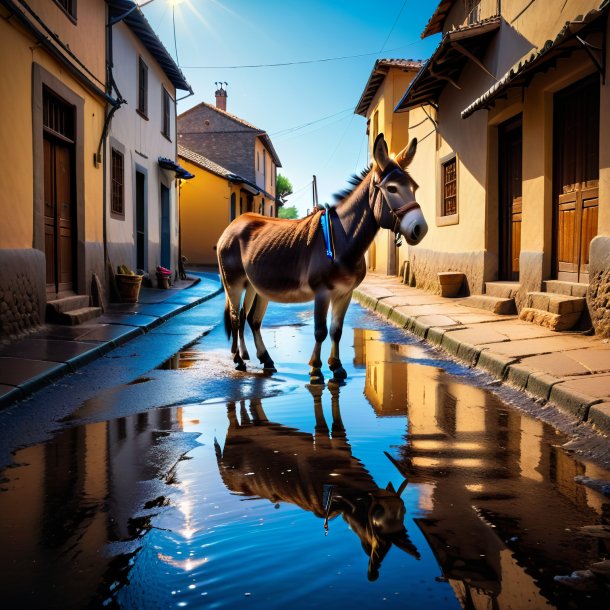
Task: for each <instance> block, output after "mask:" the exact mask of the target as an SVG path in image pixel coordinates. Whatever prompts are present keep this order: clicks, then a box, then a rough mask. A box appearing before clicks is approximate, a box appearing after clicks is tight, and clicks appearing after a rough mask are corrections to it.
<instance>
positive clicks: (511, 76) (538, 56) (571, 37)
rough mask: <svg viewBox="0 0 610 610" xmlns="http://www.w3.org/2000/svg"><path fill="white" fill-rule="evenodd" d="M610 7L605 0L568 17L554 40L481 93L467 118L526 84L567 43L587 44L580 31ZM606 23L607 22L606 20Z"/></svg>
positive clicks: (464, 115)
mask: <svg viewBox="0 0 610 610" xmlns="http://www.w3.org/2000/svg"><path fill="white" fill-rule="evenodd" d="M609 8H610V0H603V1H602V2H601V3H600V4H599V6H598V8H596V9H593V10H591V11H589V12H588V13H587V14H586V15H584V16H582V15H579V16H578V17H576V19H574V20H573V21H566V23H565V25H564V26H563V28H561V31H560V32H559V33H558V34H557V36H555V38H554V39H553V40H547V41H546V42H545V43H544V45H543V46H542V47H541V48H540V49H538V50H537V51H536V52H534V53H531V54H529V55H528V56H526V57H523V58H521V59H520V60H519V61H518V62H517V63H516V64H514V65H513V66H512V68H510V70H508V71H507V72H506V73H505V74H504V76H502V78H500V79H499V80H498V81H497V82H496V83H494V84H493V85H492V86H491V87H490V88H489V89H488V90H487V91H485V93H483V94H482V95H481V96H479V97H478V98H477V99H476V100H474V101H473V102H472V104H470V105H469V106H468V107H467V108H465V109H464V110H462V112H461V116H462V118H463V119H465V118H468V117H469V116H470V115H471V114H473V113H474V112H476V111H477V110H479V109H481V108H484V107H485V106H488V105H490V104H491V103H492V102H493V100H494V99H495V98H496V97H497V96H498V95H499V94H500V93H501V92H502V91H504V90H506V89H508V88H509V87H515V86H524V85H525V82H524V79H525V78H526V77H527V78H530V77H531V75H532V73H533V72H534V71H535V70H536V69H537V68H539V67H541V65H543V64H545V63H546V62H547V61H552V60H553V59H554V58H556V56H557V54H558V53H560V52H563V51H564V50H565V45H566V44H569V43H570V42H573V43H574V44H573V50H577V49H582V48H583V46H582V45H581V43H580V42H579V41H578V39H577V35H578V34H580V33H583V30H585V29H586V28H589V27H590V26H591V25H592V24H594V22H596V21H597V20H598V19H599V18H600V17H602V16H603V14H604V13H605V12H607V11H608V9H609ZM602 27H603V24H602ZM559 47H561V49H560V48H559Z"/></svg>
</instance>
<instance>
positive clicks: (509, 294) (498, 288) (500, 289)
mask: <svg viewBox="0 0 610 610" xmlns="http://www.w3.org/2000/svg"><path fill="white" fill-rule="evenodd" d="M519 288H521V284H519V282H508V281H506V282H485V294H486V295H488V296H490V297H500V298H502V299H514V298H515V295H516V294H517V291H518V290H519Z"/></svg>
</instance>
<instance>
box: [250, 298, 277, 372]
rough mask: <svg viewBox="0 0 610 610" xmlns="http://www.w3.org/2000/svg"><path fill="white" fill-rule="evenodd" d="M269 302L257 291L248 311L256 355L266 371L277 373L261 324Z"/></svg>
mask: <svg viewBox="0 0 610 610" xmlns="http://www.w3.org/2000/svg"><path fill="white" fill-rule="evenodd" d="M268 304H269V301H268V300H267V299H265V298H264V297H262V296H261V295H260V294H258V293H257V294H256V296H255V297H254V303H253V304H252V307H251V308H250V311H249V313H248V324H249V325H250V328H251V329H252V336H253V337H254V345H256V355H257V356H258V359H259V360H260V362H261V364H262V365H263V368H264V369H265V371H268V372H270V373H275V372H277V369H276V368H275V364H274V363H273V360H271V356H269V352H268V351H267V348H266V347H265V344H264V342H263V337H262V335H261V325H262V323H263V318H264V317H265V312H266V311H267V305H268Z"/></svg>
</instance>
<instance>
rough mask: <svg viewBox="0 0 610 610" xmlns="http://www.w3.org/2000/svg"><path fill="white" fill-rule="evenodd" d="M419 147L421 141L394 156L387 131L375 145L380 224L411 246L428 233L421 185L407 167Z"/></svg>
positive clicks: (375, 180) (411, 144)
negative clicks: (419, 200)
mask: <svg viewBox="0 0 610 610" xmlns="http://www.w3.org/2000/svg"><path fill="white" fill-rule="evenodd" d="M416 150H417V140H416V139H415V138H413V140H411V143H410V144H409V145H408V146H407V147H405V148H404V150H402V151H401V152H400V153H398V155H396V157H395V158H394V159H392V157H391V156H390V154H389V152H388V145H387V144H386V141H385V138H384V137H383V134H382V133H380V134H379V135H378V136H377V138H376V139H375V144H374V145H373V157H374V159H375V162H376V164H377V168H376V171H375V175H374V177H373V180H374V188H375V191H378V194H375V196H374V197H375V199H377V198H381V199H382V200H383V203H381V204H377V205H381V206H382V209H381V210H380V212H379V213H378V214H379V224H380V226H381V227H383V228H384V229H390V230H392V231H395V232H398V233H400V234H401V235H403V236H404V238H405V239H406V240H407V243H408V244H410V245H411V246H414V245H416V244H418V243H419V242H420V241H421V240H422V239H423V238H424V236H425V235H426V233H427V232H428V225H427V224H426V220H425V219H424V215H423V214H422V211H421V208H420V207H419V203H417V201H416V199H415V191H416V190H417V184H416V182H415V180H413V178H411V176H410V175H409V174H408V173H407V171H406V168H407V167H408V165H409V164H410V163H411V161H413V157H414V156H415V151H416Z"/></svg>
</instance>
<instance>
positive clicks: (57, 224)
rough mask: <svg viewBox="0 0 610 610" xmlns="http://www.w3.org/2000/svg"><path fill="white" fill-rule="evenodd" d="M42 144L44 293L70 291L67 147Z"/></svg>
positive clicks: (69, 153)
mask: <svg viewBox="0 0 610 610" xmlns="http://www.w3.org/2000/svg"><path fill="white" fill-rule="evenodd" d="M43 142H44V226H45V257H46V275H47V293H48V294H49V295H51V296H53V295H56V294H58V293H61V292H66V291H71V290H72V289H73V287H74V286H73V278H74V242H75V240H74V198H73V187H72V184H73V163H72V150H71V148H72V147H71V146H70V145H68V144H66V143H64V142H57V141H52V140H49V139H47V138H45V139H44V140H43Z"/></svg>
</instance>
